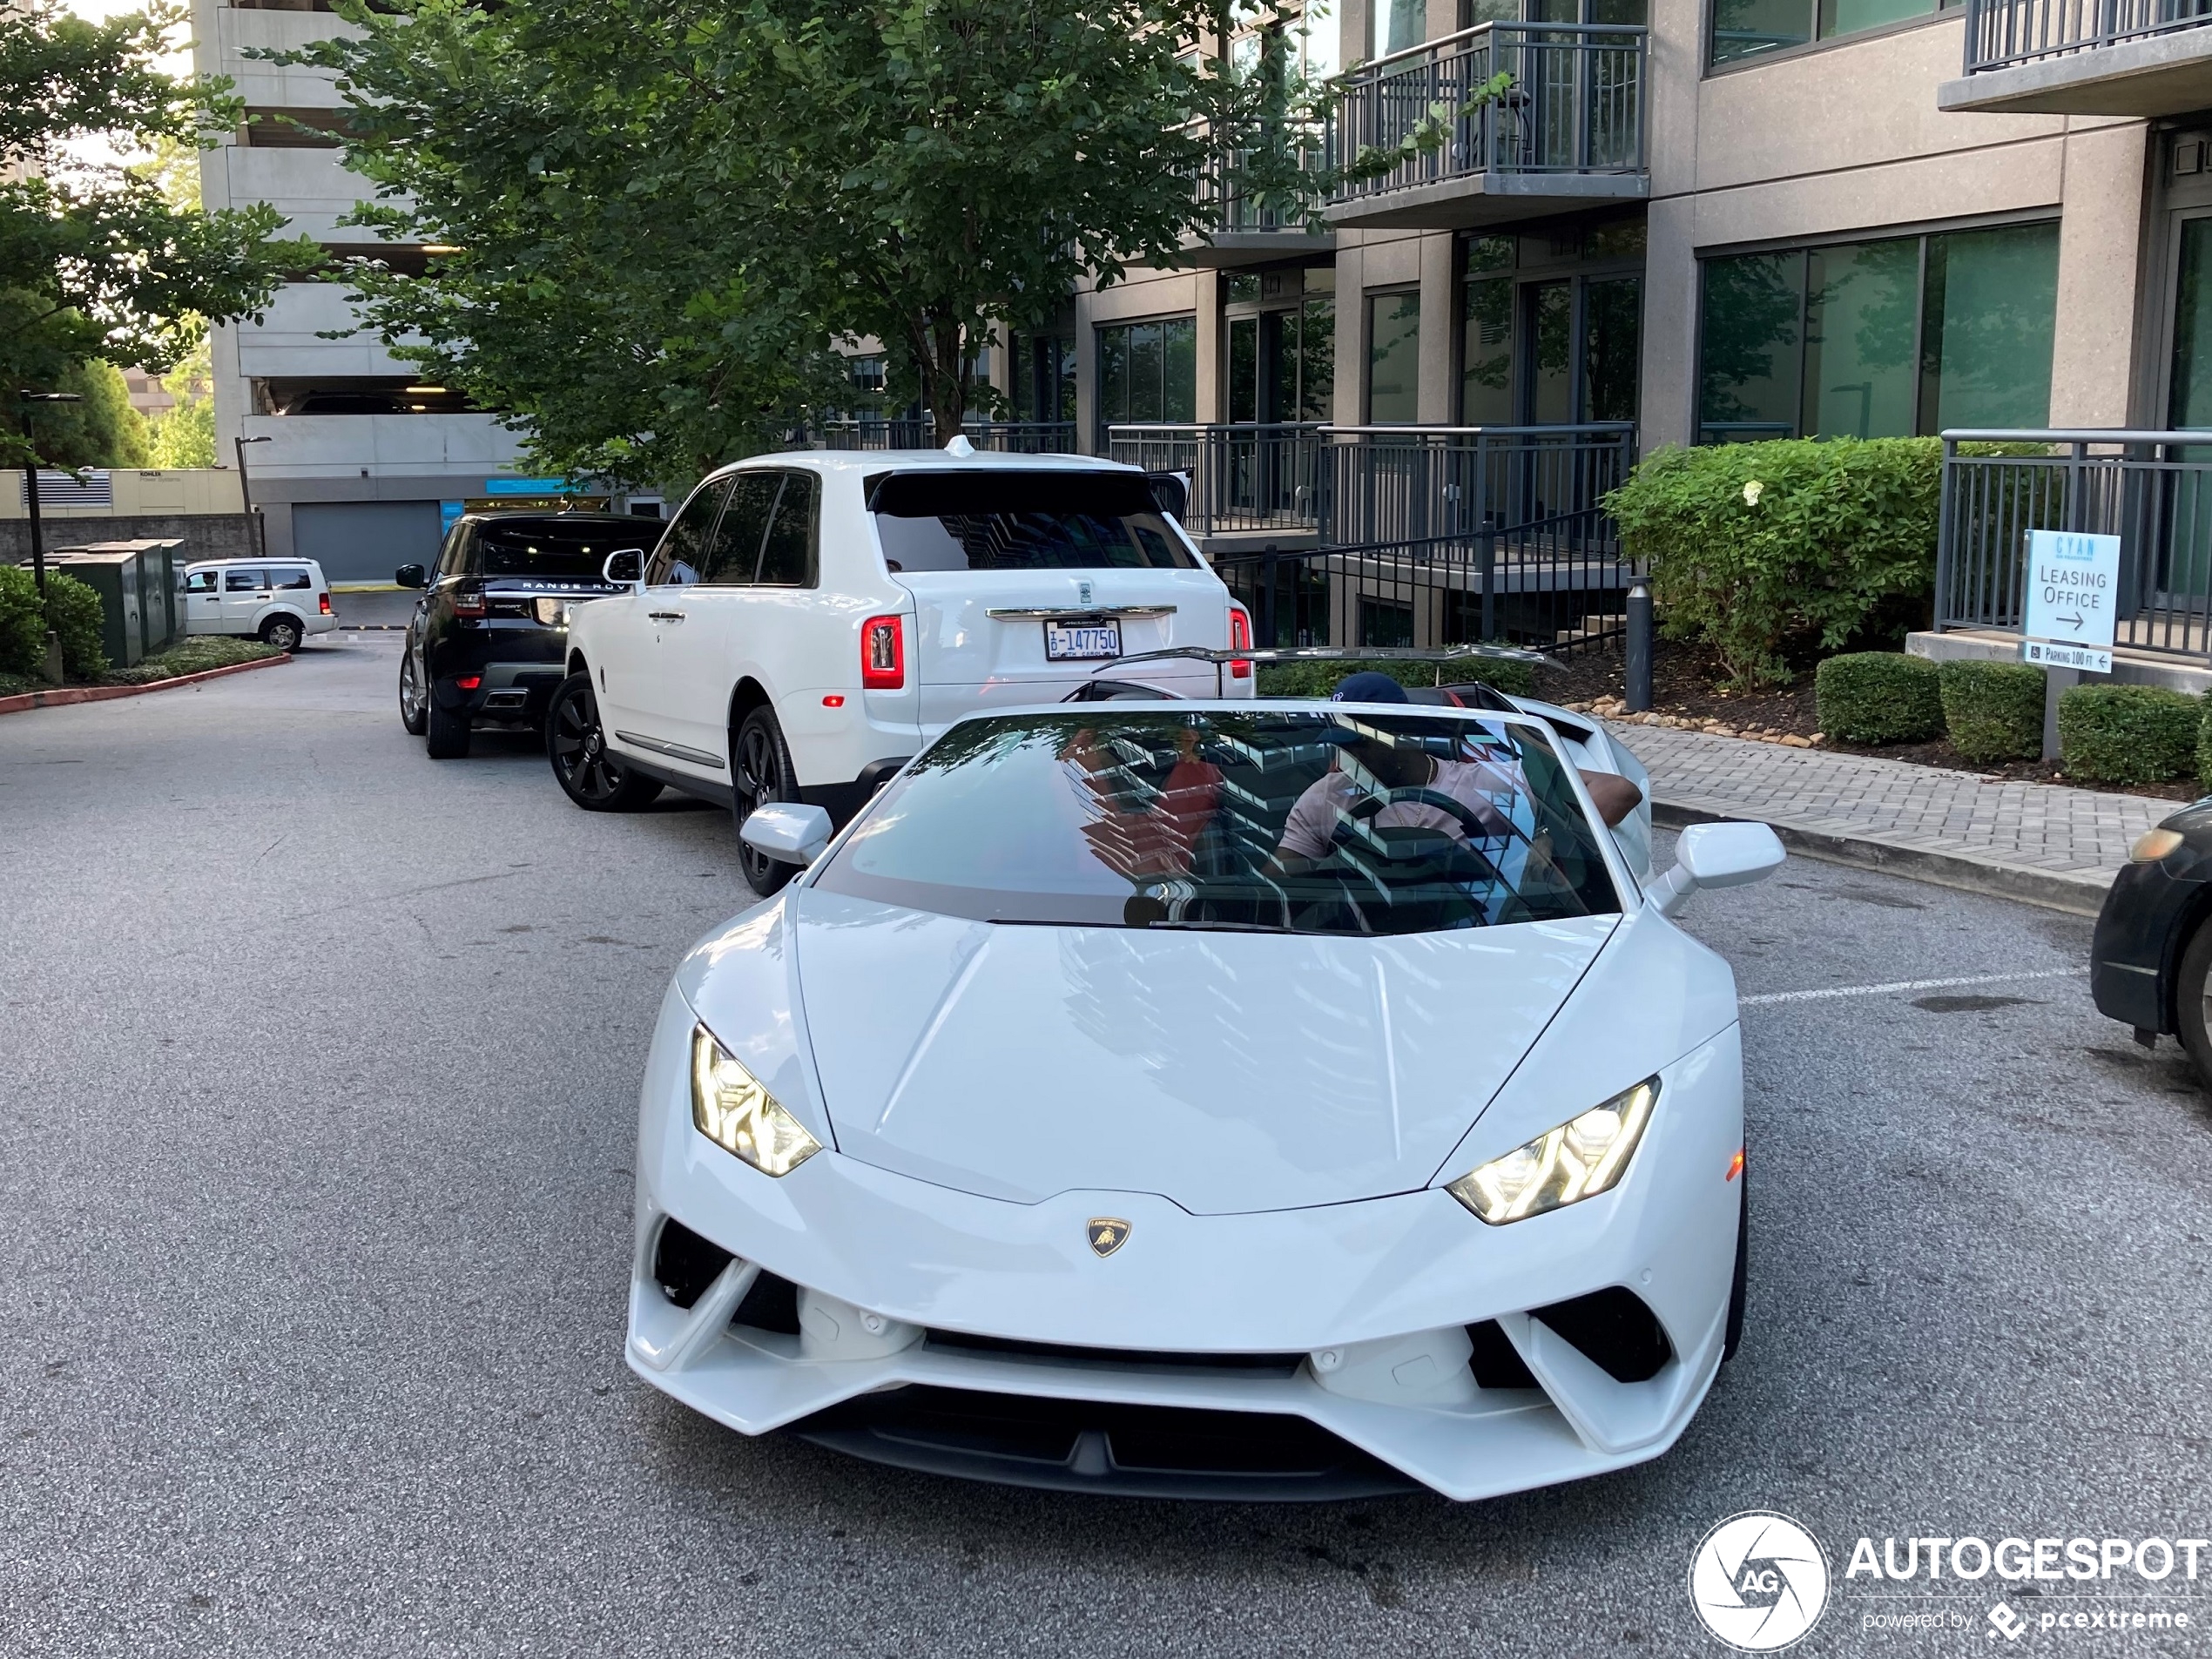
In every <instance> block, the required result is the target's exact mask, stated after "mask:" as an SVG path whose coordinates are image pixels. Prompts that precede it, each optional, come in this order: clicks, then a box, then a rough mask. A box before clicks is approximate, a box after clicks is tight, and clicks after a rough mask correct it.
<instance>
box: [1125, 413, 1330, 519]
mask: <svg viewBox="0 0 2212 1659" xmlns="http://www.w3.org/2000/svg"><path fill="white" fill-rule="evenodd" d="M1328 429H1329V428H1327V427H1326V426H1325V425H1324V424H1323V423H1322V422H1320V421H1298V422H1294V423H1287V424H1278V425H1265V426H1238V425H1215V424H1205V423H1197V424H1194V423H1190V422H1184V423H1179V424H1178V423H1171V422H1156V423H1150V424H1137V425H1128V426H1114V427H1109V428H1107V453H1108V454H1109V455H1110V456H1111V457H1112V458H1113V459H1114V460H1116V461H1125V462H1129V463H1130V465H1131V466H1136V467H1142V468H1143V469H1144V470H1145V471H1147V472H1179V473H1184V474H1187V475H1189V477H1190V505H1189V507H1188V509H1186V510H1185V511H1184V515H1183V524H1184V529H1188V530H1190V532H1191V533H1192V534H1193V535H1195V536H1215V535H1219V534H1222V533H1224V532H1226V531H1237V530H1282V531H1285V532H1291V533H1297V532H1303V531H1307V530H1312V529H1315V528H1317V527H1318V524H1319V523H1320V508H1321V503H1320V497H1319V472H1320V467H1321V454H1322V451H1323V449H1324V448H1325V446H1326V443H1327V440H1326V438H1325V436H1324V434H1325V433H1326V432H1327V431H1328Z"/></svg>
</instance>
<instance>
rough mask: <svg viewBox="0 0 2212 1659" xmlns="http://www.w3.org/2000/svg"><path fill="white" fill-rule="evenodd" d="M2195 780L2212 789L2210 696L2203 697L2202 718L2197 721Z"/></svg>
mask: <svg viewBox="0 0 2212 1659" xmlns="http://www.w3.org/2000/svg"><path fill="white" fill-rule="evenodd" d="M2196 780H2197V782H2199V783H2200V784H2202V785H2203V786H2204V787H2205V788H2206V789H2207V790H2208V791H2212V697H2208V698H2205V699H2204V714H2203V718H2201V719H2200V720H2199V721H2198V722H2197V727H2196Z"/></svg>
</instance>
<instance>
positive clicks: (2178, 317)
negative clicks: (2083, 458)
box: [2168, 219, 2212, 431]
mask: <svg viewBox="0 0 2212 1659" xmlns="http://www.w3.org/2000/svg"><path fill="white" fill-rule="evenodd" d="M2168 421H2169V422H2170V423H2171V424H2172V425H2173V426H2174V427H2175V428H2179V429H2181V430H2182V431H2190V430H2194V429H2195V428H2199V427H2208V426H2212V219H2185V220H2183V221H2182V261H2181V270H2180V273H2179V280H2178V281H2177V283H2176V284H2175V296H2174V388H2173V391H2172V393H2171V394H2170V395H2169V398H2168Z"/></svg>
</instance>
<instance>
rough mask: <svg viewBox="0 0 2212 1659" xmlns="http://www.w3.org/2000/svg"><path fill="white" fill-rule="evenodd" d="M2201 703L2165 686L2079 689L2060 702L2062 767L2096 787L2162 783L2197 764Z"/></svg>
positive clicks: (2070, 775)
mask: <svg viewBox="0 0 2212 1659" xmlns="http://www.w3.org/2000/svg"><path fill="white" fill-rule="evenodd" d="M2203 720H2204V705H2203V701H2202V698H2194V697H2191V696H2190V695H2189V694H2188V692H2186V691H2168V690H2166V689H2165V687H2163V686H2160V685H2077V686H2075V687H2074V688H2073V690H2071V691H2066V692H2063V693H2061V694H2060V698H2059V762H2060V765H2062V766H2063V767H2064V768H2065V770H2066V775H2067V777H2068V778H2079V779H2081V780H2082V781H2083V782H2085V783H2093V784H2161V783H2164V782H2165V781H2166V780H2167V779H2169V778H2177V777H2179V776H2181V775H2182V773H2183V772H2187V771H2188V770H2189V769H2190V768H2191V767H2193V766H2194V765H2196V750H2197V733H2198V731H2199V730H2200V729H2201V727H2202V725H2203Z"/></svg>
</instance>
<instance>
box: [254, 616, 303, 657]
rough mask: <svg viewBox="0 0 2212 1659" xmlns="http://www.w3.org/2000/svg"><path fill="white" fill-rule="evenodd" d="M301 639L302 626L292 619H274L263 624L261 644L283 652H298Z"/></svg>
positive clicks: (271, 618)
mask: <svg viewBox="0 0 2212 1659" xmlns="http://www.w3.org/2000/svg"><path fill="white" fill-rule="evenodd" d="M301 637H302V636H301V632H300V624H298V623H297V622H295V621H293V619H292V618H291V617H270V618H269V619H268V621H266V623H264V624H261V643H262V644H266V645H274V646H275V647H276V648H277V649H278V650H279V651H298V650H299V649H300V638H301Z"/></svg>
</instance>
